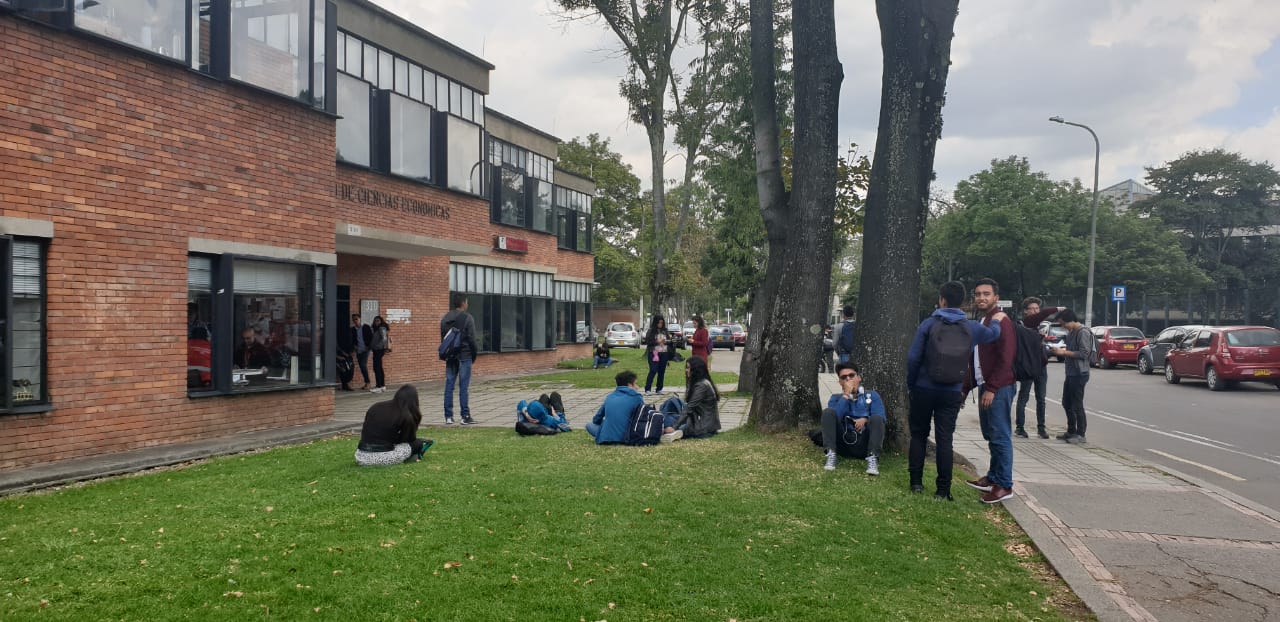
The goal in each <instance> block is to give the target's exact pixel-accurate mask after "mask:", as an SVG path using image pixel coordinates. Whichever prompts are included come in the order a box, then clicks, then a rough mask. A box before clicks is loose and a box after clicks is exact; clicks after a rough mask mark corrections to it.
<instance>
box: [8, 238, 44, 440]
mask: <svg viewBox="0 0 1280 622" xmlns="http://www.w3.org/2000/svg"><path fill="white" fill-rule="evenodd" d="M15 242H29V243H32V244H35V245H36V248H37V249H39V253H40V258H39V264H40V394H39V395H38V396H36V399H35V400H32V401H28V402H23V403H22V404H21V405H17V406H15V405H14V402H13V376H14V374H13V345H14V344H13V301H14V295H13V244H14V243H15ZM0 262H3V264H4V270H3V273H0V292H2V293H3V300H0V307H2V309H0V312H2V313H3V316H2V317H0V319H3V323H4V326H3V329H0V338H2V339H3V340H4V345H3V348H4V351H3V353H0V383H3V397H0V416H5V415H21V414H29V413H40V412H48V411H50V410H53V404H52V403H51V402H50V400H49V240H47V239H44V238H32V237H23V236H14V235H0Z"/></svg>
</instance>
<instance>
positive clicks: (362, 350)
mask: <svg viewBox="0 0 1280 622" xmlns="http://www.w3.org/2000/svg"><path fill="white" fill-rule="evenodd" d="M351 343H353V344H355V350H354V352H353V353H354V354H355V359H356V361H357V362H358V363H359V364H360V376H361V377H363V378H364V386H362V387H360V390H361V391H367V390H369V344H370V343H373V328H371V327H370V326H369V325H368V324H365V323H363V322H361V321H360V314H359V313H352V314H351Z"/></svg>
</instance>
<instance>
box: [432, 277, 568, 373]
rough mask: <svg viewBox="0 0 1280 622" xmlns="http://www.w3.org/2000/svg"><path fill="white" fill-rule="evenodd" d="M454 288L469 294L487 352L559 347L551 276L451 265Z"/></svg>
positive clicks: (481, 343)
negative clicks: (556, 340) (556, 345)
mask: <svg viewBox="0 0 1280 622" xmlns="http://www.w3.org/2000/svg"><path fill="white" fill-rule="evenodd" d="M449 290H450V292H451V293H464V294H466V295H467V304H468V311H469V312H470V313H471V315H472V316H473V317H474V318H475V319H476V329H477V330H476V333H477V334H476V340H477V343H478V345H479V348H480V350H481V351H482V352H505V351H515V350H541V349H546V348H552V347H554V346H555V342H554V337H555V324H554V321H555V318H554V311H555V308H554V307H553V301H552V299H551V294H552V291H553V287H552V280H551V275H550V274H547V273H542V272H527V271H522V270H507V269H503V268H490V267H487V266H471V265H466V264H450V265H449Z"/></svg>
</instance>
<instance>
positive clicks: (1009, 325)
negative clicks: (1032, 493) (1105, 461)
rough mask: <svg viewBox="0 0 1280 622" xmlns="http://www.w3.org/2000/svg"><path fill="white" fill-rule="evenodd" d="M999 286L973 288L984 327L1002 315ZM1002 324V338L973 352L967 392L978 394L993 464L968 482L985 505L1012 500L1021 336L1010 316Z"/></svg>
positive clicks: (986, 282)
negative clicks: (1016, 378) (1017, 358)
mask: <svg viewBox="0 0 1280 622" xmlns="http://www.w3.org/2000/svg"><path fill="white" fill-rule="evenodd" d="M999 297H1000V286H999V285H998V284H996V282H995V281H994V280H992V279H979V280H978V283H977V285H975V286H974V288H973V302H974V304H975V305H977V307H978V311H980V312H981V313H982V314H983V319H982V323H983V324H986V325H990V324H991V322H992V321H993V319H992V318H993V316H995V315H996V314H997V313H1000V308H999V307H998V306H996V302H997V300H998V298H999ZM998 321H999V322H1000V338H999V339H997V340H995V341H993V342H991V343H986V344H981V345H979V346H978V347H977V348H975V349H974V360H973V365H972V366H971V367H970V372H971V374H970V376H969V382H968V383H966V389H973V388H976V389H978V390H979V397H978V424H979V425H980V426H981V427H982V437H983V438H985V439H987V446H988V447H989V449H990V452H991V463H990V466H989V467H988V468H987V474H986V475H984V476H982V477H981V478H979V479H977V480H972V481H969V482H966V483H967V484H969V485H970V486H972V487H974V488H976V489H978V490H981V491H982V492H983V495H982V502H983V503H998V502H1000V501H1004V500H1005V499H1008V498H1009V497H1012V496H1013V438H1012V434H1011V432H1012V430H1011V428H1012V421H1011V420H1010V414H1011V411H1012V406H1013V399H1014V397H1015V396H1016V395H1017V390H1018V385H1017V383H1016V382H1014V380H1013V358H1014V356H1016V355H1017V351H1018V335H1017V333H1016V332H1014V328H1013V320H1011V319H1009V317H1008V316H1005V317H1004V318H1002V319H1000V320H998Z"/></svg>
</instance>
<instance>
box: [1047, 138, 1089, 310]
mask: <svg viewBox="0 0 1280 622" xmlns="http://www.w3.org/2000/svg"><path fill="white" fill-rule="evenodd" d="M1049 120H1050V121H1053V122H1054V123H1061V124H1063V125H1074V126H1076V127H1082V128H1084V129H1085V130H1086V131H1088V132H1089V135H1090V136H1092V137H1093V215H1092V216H1091V217H1090V218H1089V284H1088V287H1089V289H1087V290H1085V293H1084V323H1085V325H1086V326H1093V262H1094V257H1095V249H1096V248H1097V246H1098V162H1099V160H1100V158H1101V157H1102V146H1101V145H1100V144H1099V143H1098V135H1097V134H1096V133H1095V132H1094V131H1093V128H1091V127H1089V126H1087V125H1084V124H1083V123H1072V122H1070V121H1067V120H1066V119H1063V118H1062V117H1049Z"/></svg>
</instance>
